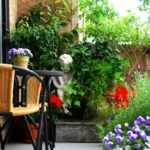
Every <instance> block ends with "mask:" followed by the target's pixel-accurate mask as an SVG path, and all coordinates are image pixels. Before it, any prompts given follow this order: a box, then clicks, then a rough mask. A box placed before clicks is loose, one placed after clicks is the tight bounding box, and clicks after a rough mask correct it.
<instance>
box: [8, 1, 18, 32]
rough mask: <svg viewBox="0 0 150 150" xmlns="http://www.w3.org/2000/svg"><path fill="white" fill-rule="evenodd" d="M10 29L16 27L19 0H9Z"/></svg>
mask: <svg viewBox="0 0 150 150" xmlns="http://www.w3.org/2000/svg"><path fill="white" fill-rule="evenodd" d="M9 16H10V30H12V29H13V28H14V27H15V23H16V21H17V19H18V0H10V1H9Z"/></svg>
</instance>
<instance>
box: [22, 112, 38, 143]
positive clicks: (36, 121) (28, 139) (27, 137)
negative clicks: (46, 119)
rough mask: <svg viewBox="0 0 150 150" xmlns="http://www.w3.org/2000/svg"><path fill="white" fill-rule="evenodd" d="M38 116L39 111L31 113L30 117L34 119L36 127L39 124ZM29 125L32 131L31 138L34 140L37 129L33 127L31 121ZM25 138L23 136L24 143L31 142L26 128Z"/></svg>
mask: <svg viewBox="0 0 150 150" xmlns="http://www.w3.org/2000/svg"><path fill="white" fill-rule="evenodd" d="M39 117H40V113H39V112H36V113H34V114H32V119H33V120H34V122H35V123H36V126H37V127H38V125H39V123H38V122H39ZM29 127H30V130H31V133H32V136H33V139H34V141H36V140H37V135H38V131H37V129H36V128H35V127H34V125H33V124H32V123H29ZM25 133H26V138H25V140H24V141H25V142H26V143H32V142H31V139H30V136H29V133H28V131H27V130H26V132H25Z"/></svg>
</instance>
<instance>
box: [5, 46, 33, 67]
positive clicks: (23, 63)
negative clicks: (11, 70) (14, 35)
mask: <svg viewBox="0 0 150 150" xmlns="http://www.w3.org/2000/svg"><path fill="white" fill-rule="evenodd" d="M8 56H9V59H12V61H13V64H14V65H17V66H20V67H25V68H27V67H28V63H29V58H30V57H33V54H32V53H31V51H30V50H29V49H27V48H18V49H16V48H12V49H10V50H9V51H8Z"/></svg>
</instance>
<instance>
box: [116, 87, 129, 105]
mask: <svg viewBox="0 0 150 150" xmlns="http://www.w3.org/2000/svg"><path fill="white" fill-rule="evenodd" d="M114 102H115V103H116V104H117V105H118V106H120V107H128V106H129V105H130V102H129V101H128V91H127V89H126V88H125V87H124V86H123V85H118V87H117V90H116V92H115V94H114Z"/></svg>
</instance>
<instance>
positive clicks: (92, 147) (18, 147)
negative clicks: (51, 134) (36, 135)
mask: <svg viewBox="0 0 150 150" xmlns="http://www.w3.org/2000/svg"><path fill="white" fill-rule="evenodd" d="M5 150H33V147H32V145H31V144H24V143H8V144H7V145H6V149H5ZM54 150H103V148H102V145H101V144H100V143H56V147H55V148H54Z"/></svg>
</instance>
